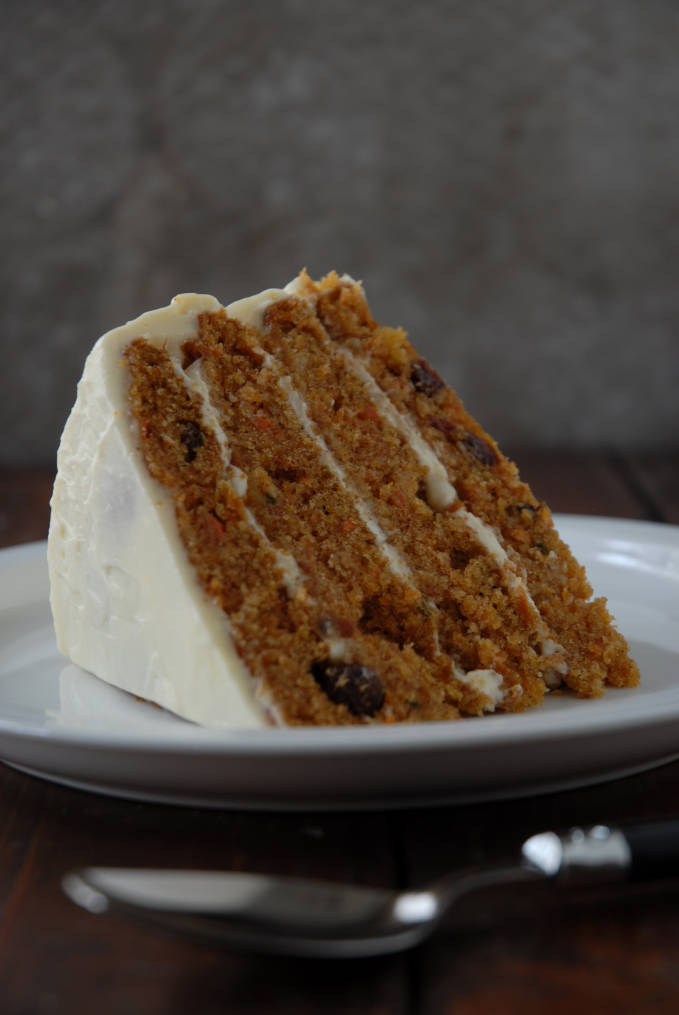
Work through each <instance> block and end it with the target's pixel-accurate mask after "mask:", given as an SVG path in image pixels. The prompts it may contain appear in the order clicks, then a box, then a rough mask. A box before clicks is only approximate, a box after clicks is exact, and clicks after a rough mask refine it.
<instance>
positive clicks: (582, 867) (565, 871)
mask: <svg viewBox="0 0 679 1015" xmlns="http://www.w3.org/2000/svg"><path fill="white" fill-rule="evenodd" d="M521 856H522V861H523V864H524V866H525V867H527V868H528V869H531V870H533V871H537V872H539V874H541V875H542V876H543V877H547V878H550V879H555V880H559V881H568V882H604V881H653V880H657V879H660V878H670V877H679V821H653V822H646V823H642V824H636V825H626V826H622V827H615V826H609V825H594V826H592V827H590V828H571V829H570V831H568V832H566V833H563V834H558V833H556V832H541V833H539V834H538V835H533V836H531V838H530V839H527V840H526V841H525V842H524V844H523V847H522V850H521Z"/></svg>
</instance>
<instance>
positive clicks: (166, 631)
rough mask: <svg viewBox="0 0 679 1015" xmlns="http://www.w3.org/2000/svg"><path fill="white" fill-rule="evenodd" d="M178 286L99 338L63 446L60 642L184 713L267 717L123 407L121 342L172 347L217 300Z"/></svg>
mask: <svg viewBox="0 0 679 1015" xmlns="http://www.w3.org/2000/svg"><path fill="white" fill-rule="evenodd" d="M219 309H220V304H219V303H218V302H217V300H215V299H214V298H213V297H211V296H195V295H184V296H177V297H176V298H175V299H174V300H173V301H172V303H171V304H170V306H169V307H165V308H163V309H162V310H155V311H152V312H150V313H148V314H144V315H142V316H141V317H139V318H138V319H137V320H135V321H131V322H130V323H129V324H126V325H125V326H124V327H122V328H117V329H115V330H114V331H110V332H108V333H107V334H106V335H104V336H102V338H100V339H99V341H98V342H97V344H96V345H95V347H94V349H93V350H92V352H91V353H90V355H89V357H88V359H87V362H86V364H85V370H84V373H83V377H82V379H81V381H80V383H79V385H78V397H77V400H76V404H75V406H74V408H73V411H72V412H71V415H70V417H69V419H68V422H67V424H66V427H65V429H64V433H63V435H62V439H61V444H60V447H59V454H58V461H57V464H58V475H57V480H56V483H55V487H54V494H53V497H52V517H51V522H50V533H49V541H48V563H49V572H50V585H51V604H52V612H53V615H54V622H55V628H56V633H57V641H58V645H59V648H60V650H61V651H62V652H64V653H65V654H66V655H67V656H69V657H70V658H71V659H72V660H73V662H75V663H77V664H78V665H80V666H82V667H83V668H84V669H87V670H90V671H91V672H92V673H95V674H97V676H99V677H102V678H103V679H105V680H107V681H109V682H110V683H112V684H115V685H116V686H118V687H122V688H123V689H124V690H127V691H130V692H132V693H133V694H137V695H139V696H141V697H144V698H148V699H150V700H152V701H155V702H157V703H158V704H160V705H163V706H164V707H165V708H168V709H170V710H171V711H173V712H177V713H178V714H179V715H182V716H184V717H185V718H187V719H192V720H194V721H196V722H200V723H206V724H212V725H214V724H225V725H230V726H240V727H247V726H263V725H266V714H265V711H264V708H263V707H262V703H260V702H259V701H258V700H257V699H256V696H255V694H254V693H253V690H252V687H253V684H252V681H251V679H250V677H249V675H248V673H247V671H246V669H245V667H244V665H243V663H242V662H241V660H240V659H239V657H238V655H237V653H236V651H235V648H234V645H233V641H232V639H231V636H230V633H229V626H228V621H227V619H226V617H225V616H224V614H223V613H222V611H221V610H219V609H218V608H217V607H216V606H215V605H213V604H212V603H211V602H210V601H209V600H208V599H207V597H206V596H205V595H204V594H203V592H202V591H201V589H200V588H199V586H198V583H197V582H196V580H195V577H194V575H193V572H192V569H191V566H190V564H189V562H188V559H187V556H186V552H185V550H184V548H183V546H182V544H181V543H180V540H179V537H178V535H177V532H176V526H175V519H174V510H173V507H172V503H171V501H170V497H169V495H168V494H167V493H166V491H165V490H164V489H163V488H162V487H161V486H160V485H159V484H158V483H156V482H155V481H154V480H153V479H152V478H151V477H150V476H149V474H148V472H147V470H146V468H145V466H144V464H143V462H142V460H141V457H140V455H139V452H138V451H137V448H136V438H135V435H134V431H133V428H132V427H131V426H130V419H129V414H128V409H127V394H126V393H127V384H128V375H127V370H126V368H125V366H124V364H123V362H122V359H121V357H122V351H123V349H124V348H125V346H126V345H127V344H128V343H129V342H130V341H132V340H133V339H134V338H139V337H143V338H145V339H147V340H148V341H150V342H154V343H158V344H164V345H165V344H166V345H167V347H168V349H169V350H170V351H171V352H176V351H178V350H179V348H180V346H181V344H182V343H183V342H185V341H186V340H187V339H188V338H190V337H192V336H193V335H195V333H196V318H197V315H198V314H199V313H202V312H205V311H207V312H215V311H217V310H219Z"/></svg>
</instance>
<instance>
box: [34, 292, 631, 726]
mask: <svg viewBox="0 0 679 1015" xmlns="http://www.w3.org/2000/svg"><path fill="white" fill-rule="evenodd" d="M48 560H49V570H50V582H51V603H52V610H53V614H54V619H55V626H56V631H57V638H58V644H59V647H60V649H61V650H62V651H63V652H64V653H65V654H66V655H67V656H69V657H70V658H71V659H72V660H73V661H74V662H75V663H77V664H79V665H80V666H82V667H84V668H85V669H87V670H89V671H91V672H92V673H94V674H96V675H97V676H99V677H101V678H103V679H104V680H107V681H110V682H111V683H113V684H115V685H117V686H118V687H121V688H123V689H125V690H127V691H130V692H132V693H133V694H136V695H139V696H141V697H143V698H147V699H149V700H151V701H154V702H157V703H158V704H160V705H162V706H164V707H165V708H168V709H170V710H171V711H173V712H176V713H177V714H178V715H181V716H184V717H185V718H187V719H191V720H194V721H196V722H200V723H206V724H217V725H228V726H263V725H267V724H270V723H278V724H282V725H286V724H289V725H299V724H302V725H304V724H306V725H309V724H311V725H314V724H315V725H319V724H342V723H366V722H402V721H408V720H411V721H412V720H436V719H453V718H458V717H460V716H464V715H479V714H481V713H484V712H488V711H494V710H499V709H502V710H505V711H520V710H523V709H526V708H529V707H531V706H534V705H537V704H539V703H540V701H542V699H543V697H544V695H545V693H546V692H547V691H548V690H553V689H555V688H564V689H570V690H572V691H573V692H574V693H576V694H578V695H580V696H586V697H593V696H597V695H600V694H602V693H603V691H604V688H605V686H606V685H607V684H608V685H613V686H618V687H621V686H630V685H633V684H636V683H637V681H638V671H637V668H636V666H635V664H634V663H633V662H632V661H631V659H630V658H629V654H628V651H627V646H626V644H625V641H624V639H623V638H622V636H621V635H620V634H619V633H618V632H617V631H616V630H615V628H614V627H613V625H612V623H611V618H610V616H609V614H608V612H607V610H606V605H605V602H604V601H603V600H601V599H593V598H592V593H591V589H590V586H589V585H588V583H587V579H586V577H585V574H584V571H583V568H582V567H581V566H580V565H579V564H578V563H577V562H576V561H575V560H574V558H573V556H572V554H571V553H570V551H569V550H568V548H567V547H566V546H565V545H564V544H563V543H562V542H561V540H560V539H559V536H558V534H557V532H556V531H555V529H554V525H553V522H552V518H551V515H550V512H549V510H548V508H547V507H546V505H545V504H544V503H541V502H539V501H538V500H537V499H536V498H535V497H534V496H533V494H532V492H531V491H530V489H529V488H528V486H527V485H526V484H525V483H523V482H522V481H521V480H520V479H519V476H518V472H517V469H516V467H515V465H513V463H512V462H510V461H509V460H508V459H507V458H505V457H504V456H503V455H502V453H501V452H500V450H499V448H498V446H497V444H496V443H495V441H494V440H493V439H492V438H491V437H490V436H489V435H488V434H487V433H486V432H485V431H484V430H483V429H482V428H481V426H480V425H479V423H478V422H477V421H476V420H475V419H473V418H472V417H471V416H470V415H469V413H467V412H466V410H465V409H464V407H463V405H462V403H461V402H460V399H459V398H458V397H457V395H456V394H455V393H454V392H453V391H452V390H451V389H450V388H449V387H448V386H447V385H446V384H445V383H444V382H443V380H442V379H441V378H440V377H439V376H438V374H437V373H436V372H435V371H434V370H433V369H432V368H431V367H430V366H429V364H428V363H426V362H425V360H423V359H422V357H420V356H419V355H418V354H417V352H416V351H415V350H414V348H413V347H412V345H411V344H410V342H409V341H408V338H407V336H406V334H405V332H403V331H402V330H401V329H399V328H388V327H383V326H381V325H379V324H377V323H376V322H375V321H374V320H373V318H372V316H371V313H370V310H369V308H368V305H367V303H366V300H365V296H364V293H363V290H362V287H361V286H360V284H358V283H356V282H354V281H353V280H352V279H350V278H348V277H346V276H344V277H339V276H338V275H336V274H334V273H333V274H331V275H329V276H328V277H327V278H325V279H323V280H322V281H321V282H318V283H315V282H312V281H311V279H310V278H309V277H308V276H307V275H306V273H302V274H301V275H300V277H299V278H298V279H296V280H295V281H294V282H292V283H290V285H288V286H286V288H285V289H282V290H280V289H270V290H267V291H265V292H263V293H260V294H259V295H257V296H253V297H251V298H249V299H246V300H241V301H239V302H237V303H233V304H231V305H230V306H229V307H227V308H226V309H225V308H223V307H222V306H221V305H220V304H219V303H218V302H217V300H216V299H214V298H213V297H211V296H196V295H184V296H177V297H176V298H175V299H174V300H173V301H172V303H171V304H170V306H169V307H165V308H163V309H161V310H156V311H152V312H150V313H147V314H144V315H142V316H141V317H139V318H138V319H137V320H135V321H132V322H131V323H129V324H127V325H125V326H124V327H121V328H117V329H115V330H114V331H110V332H108V333H107V334H106V335H104V336H103V337H102V338H101V339H100V340H99V341H98V342H97V343H96V345H95V346H94V348H93V350H92V352H91V353H90V355H89V357H88V359H87V363H86V365H85V370H84V374H83V377H82V379H81V381H80V384H79V386H78V396H77V400H76V404H75V406H74V408H73V411H72V413H71V415H70V417H69V420H68V422H67V424H66V428H65V430H64V433H63V436H62V440H61V445H60V448H59V456H58V474H57V479H56V483H55V487H54V495H53V499H52V517H51V524H50V534H49V544H48Z"/></svg>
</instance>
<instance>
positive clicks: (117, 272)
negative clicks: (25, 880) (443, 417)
mask: <svg viewBox="0 0 679 1015" xmlns="http://www.w3.org/2000/svg"><path fill="white" fill-rule="evenodd" d="M3 10H4V19H5V23H4V29H5V31H4V33H3V38H2V43H1V45H2V59H0V68H1V73H2V78H3V85H4V88H3V91H4V97H3V101H2V103H1V104H0V125H1V129H2V138H1V149H0V150H1V151H2V157H3V162H4V169H3V177H2V184H1V185H2V197H3V204H4V206H5V207H4V214H3V228H4V232H5V237H4V243H3V248H4V249H3V259H2V285H3V294H2V300H1V311H2V317H3V320H2V330H1V331H0V336H1V341H2V343H3V365H4V372H5V384H4V393H3V398H2V400H0V413H1V414H2V419H1V420H0V462H5V463H11V462H36V463H39V462H40V463H41V462H49V461H51V460H52V458H53V455H54V452H55V448H56V444H57V439H58V435H59V432H60V430H61V427H62V425H63V422H64V419H65V416H66V414H67V412H68V409H69V407H70V404H71V403H72V401H73V397H74V393H75V383H76V380H77V377H78V376H79V374H80V370H81V367H82V362H83V359H84V356H85V354H86V352H87V350H88V349H89V347H90V345H91V344H92V342H93V340H94V339H95V338H96V337H97V335H98V334H99V333H101V332H102V331H104V330H106V329H108V328H109V327H112V326H114V325H116V324H119V323H122V322H123V321H125V320H127V319H128V318H130V317H132V316H136V315H137V314H138V313H139V312H141V311H142V310H145V309H148V308H150V307H152V306H158V305H161V304H164V303H166V302H168V300H169V299H170V298H171V297H172V296H173V295H174V294H175V293H176V292H179V291H187V290H198V291H207V292H212V293H214V294H215V295H216V296H218V297H219V298H220V299H222V300H223V301H225V302H226V301H230V300H232V299H235V298H238V297H240V296H244V295H248V294H250V293H251V292H255V291H257V290H259V289H262V288H265V287H267V286H270V285H279V284H284V283H285V282H286V281H288V279H289V278H290V277H292V276H293V275H294V274H295V273H296V272H297V270H298V269H299V268H300V267H301V266H302V265H306V266H307V267H308V268H309V270H310V272H311V273H312V274H314V275H319V274H322V273H324V272H326V271H327V270H329V269H331V268H333V267H336V268H337V269H339V270H340V271H349V272H350V273H351V274H353V275H354V276H356V277H359V278H362V279H363V280H364V282H365V285H366V288H367V291H368V295H369V296H370V297H371V301H372V304H373V309H374V311H375V313H376V316H378V317H381V318H382V319H383V320H384V321H385V323H392V324H395V323H402V324H403V325H405V326H406V327H407V328H408V329H409V331H410V332H411V335H412V337H413V339H414V340H415V342H416V344H418V345H419V346H420V347H421V348H422V349H423V351H424V352H425V353H426V354H427V355H428V356H429V357H430V358H431V359H432V360H433V361H434V363H435V364H436V365H437V366H438V368H439V369H440V370H441V372H442V373H443V374H444V375H445V376H446V377H447V379H448V380H450V381H451V382H452V383H453V384H454V385H455V386H456V387H457V389H458V391H459V392H460V394H461V395H462V396H463V397H464V398H465V400H466V402H467V404H468V405H469V407H470V408H471V409H472V411H474V412H476V413H477V415H479V417H480V418H481V419H482V421H483V422H485V423H486V425H487V426H488V427H489V428H490V429H491V430H492V431H493V432H494V433H495V434H496V436H497V437H498V438H499V439H500V440H501V441H505V442H511V443H514V444H516V443H523V444H527V445H531V444H540V445H553V446H567V445H580V446H613V447H617V448H625V447H632V446H633V447H636V448H639V447H645V446H649V447H657V446H658V445H664V446H667V445H676V444H677V442H678V441H679V434H678V424H679V396H678V392H679V285H678V284H677V283H678V281H679V101H678V100H679V58H678V54H679V4H677V3H676V2H675V0H644V2H639V0H608V2H606V0H601V2H592V0H585V2H578V0H570V2H568V3H563V2H562V0H559V2H554V0H489V2H486V3H484V2H480V3H459V2H458V3H451V2H448V3H446V2H443V0H438V2H431V3H424V2H423V3H419V4H418V3H414V2H412V0H408V2H394V3H388V2H386V0H382V2H376V0H373V2H371V3H366V2H362V0H351V2H346V3H341V2H339V0H336V2H335V3H332V4H331V3H324V2H322V0H317V2H306V0H297V2H295V0H285V2H280V3H274V2H271V3H264V2H257V0H249V2H241V0H234V2H231V3H218V2H216V0H198V2H195V3H189V2H187V0H184V2H182V0H171V2H167V3H162V4H160V3H157V4H143V3H139V2H137V3H127V2H119V3H110V2H105V3H104V2H91V3H87V2H80V3H76V2H71V3H67V2H62V3H52V2H50V0H44V2H30V0H20V2H10V3H7V2H6V3H5V5H4V8H3Z"/></svg>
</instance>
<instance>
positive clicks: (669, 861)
mask: <svg viewBox="0 0 679 1015" xmlns="http://www.w3.org/2000/svg"><path fill="white" fill-rule="evenodd" d="M621 832H622V834H623V835H624V837H625V839H626V840H627V844H628V846H629V849H630V867H629V880H630V881H656V880H658V879H660V878H672V877H679V821H649V822H646V823H644V824H638V825H629V826H624V827H623V828H622V829H621Z"/></svg>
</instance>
